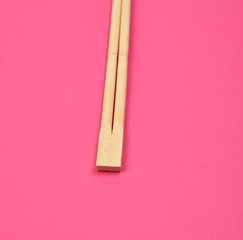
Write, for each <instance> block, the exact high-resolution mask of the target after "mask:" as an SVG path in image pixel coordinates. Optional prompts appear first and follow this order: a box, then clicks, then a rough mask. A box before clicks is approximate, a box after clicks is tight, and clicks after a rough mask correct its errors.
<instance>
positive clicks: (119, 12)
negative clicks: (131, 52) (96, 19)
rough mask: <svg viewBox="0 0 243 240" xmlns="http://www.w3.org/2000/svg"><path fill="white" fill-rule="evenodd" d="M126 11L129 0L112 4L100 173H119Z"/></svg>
mask: <svg viewBox="0 0 243 240" xmlns="http://www.w3.org/2000/svg"><path fill="white" fill-rule="evenodd" d="M130 8H131V1H130V0H113V7H112V16H111V27H110V38H109V48H108V59H107V69H106V81H105V92H104V100H103V111H102V121H101V128H100V135H99V144H98V154H97V162H96V167H97V169H98V170H100V171H120V169H121V160H122V145H123V132H124V116H125V102H126V85H127V62H128V47H129V28H130ZM114 100H115V103H114ZM114 104H115V106H114ZM113 110H114V112H113ZM113 115H114V119H113Z"/></svg>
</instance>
